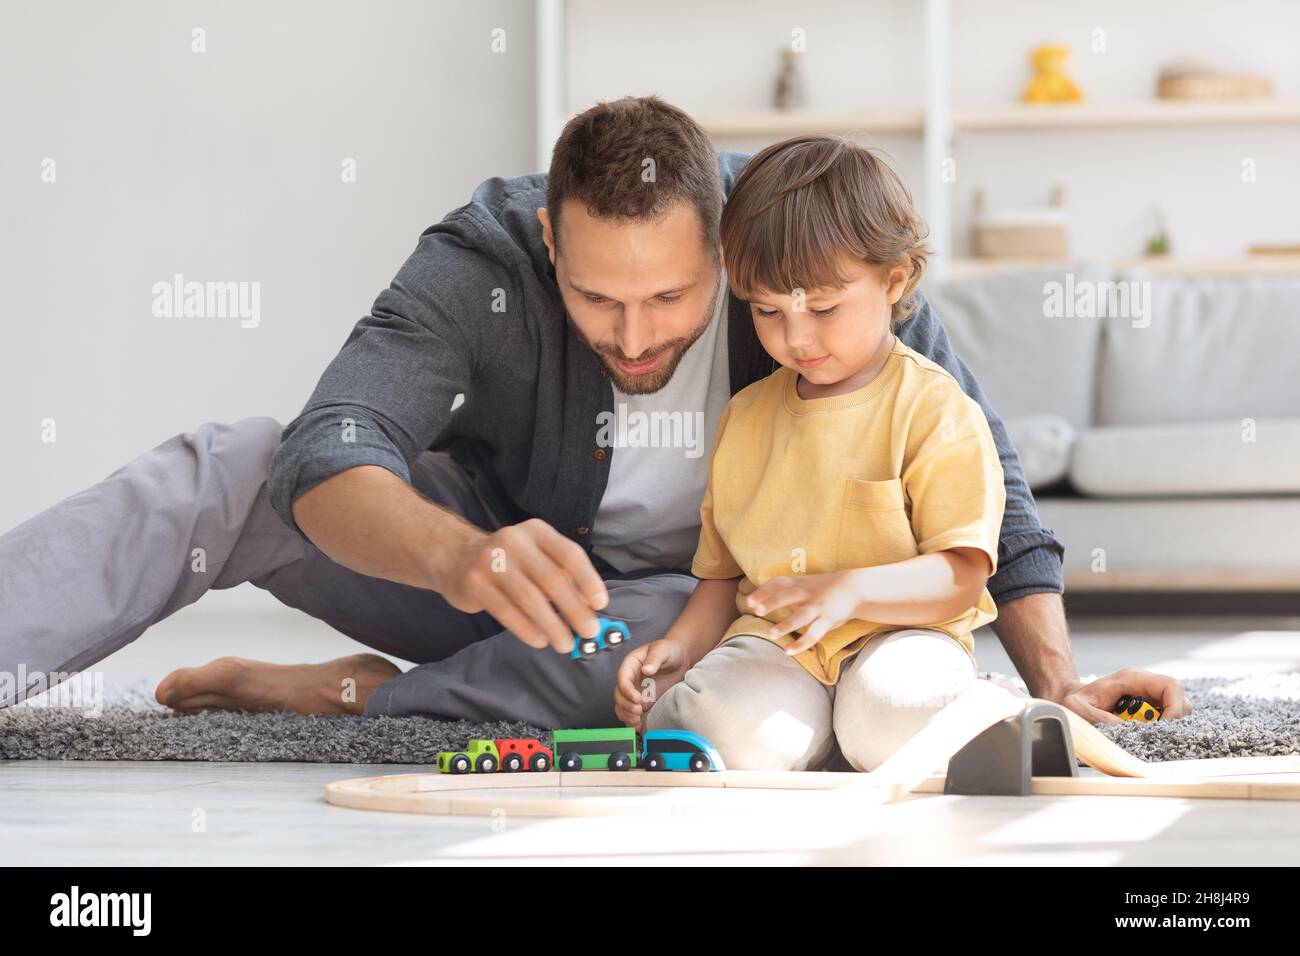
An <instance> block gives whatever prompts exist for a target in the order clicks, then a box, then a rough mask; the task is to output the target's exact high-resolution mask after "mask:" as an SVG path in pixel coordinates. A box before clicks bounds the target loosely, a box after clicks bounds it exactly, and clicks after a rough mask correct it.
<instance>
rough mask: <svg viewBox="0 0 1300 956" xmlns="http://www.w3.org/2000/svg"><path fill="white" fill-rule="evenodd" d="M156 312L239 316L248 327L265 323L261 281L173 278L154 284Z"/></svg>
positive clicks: (201, 316)
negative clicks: (211, 280)
mask: <svg viewBox="0 0 1300 956" xmlns="http://www.w3.org/2000/svg"><path fill="white" fill-rule="evenodd" d="M152 291H153V296H154V299H153V314H154V317H155V318H159V319H239V325H240V327H241V328H245V329H255V328H257V327H258V326H259V325H261V324H262V283H260V282H236V281H229V282H197V281H189V282H187V281H185V276H183V275H181V273H179V272H178V273H176V274H175V275H174V276H172V278H171V281H166V280H160V281H158V282H155V283H154V284H153V289H152Z"/></svg>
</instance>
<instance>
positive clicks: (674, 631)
mask: <svg viewBox="0 0 1300 956" xmlns="http://www.w3.org/2000/svg"><path fill="white" fill-rule="evenodd" d="M739 589H740V578H723V579H704V580H701V581H700V583H699V584H697V585H695V591H694V592H693V593H692V594H691V596H690V598H689V599H688V600H687V602H686V607H684V608H683V609H682V613H681V614H679V615H678V616H677V620H676V621H674V622H673V625H672V627H670V628H668V631H667V632H666V633H665V634H664V636H663V639H664V640H665V641H672V642H673V643H674V644H677V645H678V646H679V647H681V649H682V652H683V653H684V654H685V656H686V666H687V668H690V667H693V666H694V665H695V664H697V663H698V662H699V661H700V659H701V658H702V657H704V655H705V654H707V653H708V652H709V651H711V650H713V649H714V648H715V647H717V646H718V641H719V640H721V639H722V635H723V634H725V633H726V631H727V628H728V627H730V626H731V622H732V621H734V620H735V619H736V615H737V613H738V612H737V611H736V592H737V591H739Z"/></svg>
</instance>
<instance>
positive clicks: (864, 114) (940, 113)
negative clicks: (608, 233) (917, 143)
mask: <svg viewBox="0 0 1300 956" xmlns="http://www.w3.org/2000/svg"><path fill="white" fill-rule="evenodd" d="M949 3H950V0H925V4H924V9H923V23H924V33H925V84H924V96H925V99H924V104H923V106H921V107H918V108H915V109H905V110H851V111H840V112H822V111H802V110H799V111H790V112H780V111H776V110H754V111H741V112H736V113H725V114H717V115H703V116H697V117H696V118H697V119H698V120H699V122H700V125H701V126H703V127H704V129H705V130H706V131H707V132H708V133H709V134H710V135H711V136H713V137H714V138H715V139H728V138H731V139H742V138H744V139H771V140H776V139H782V138H785V137H789V136H797V135H800V134H802V133H839V134H854V133H861V134H875V135H904V136H920V137H921V138H922V142H923V151H924V169H926V170H930V171H931V172H930V174H929V175H926V176H923V177H922V179H921V182H920V183H918V184H916V186H917V187H918V192H919V193H920V195H921V197H922V198H923V200H924V208H925V210H926V217H927V220H928V222H929V225H930V237H929V244H930V247H931V248H932V249H933V250H934V251H935V256H934V257H933V258H932V259H931V264H930V270H929V272H930V275H931V276H932V277H935V278H942V277H946V276H949V275H951V276H952V277H954V278H955V277H958V276H970V275H976V274H981V273H988V272H997V271H1010V270H1014V269H1017V268H1026V267H1027V268H1034V267H1040V266H1043V265H1044V263H1041V262H1038V263H1031V262H1021V261H1005V260H977V259H954V258H953V255H952V252H953V240H952V234H953V210H952V201H953V190H952V189H951V188H950V184H948V183H945V182H944V181H943V180H942V179H941V176H940V174H939V172H938V170H939V169H940V168H941V165H942V163H943V161H944V159H945V158H946V157H950V156H953V155H954V154H955V139H956V137H957V136H959V135H962V134H972V135H975V134H984V133H999V132H1004V133H1005V132H1014V133H1034V132H1039V131H1042V132H1047V131H1062V130H1064V131H1069V130H1107V129H1112V130H1125V129H1142V130H1151V129H1176V128H1196V127H1214V126H1221V127H1232V126H1249V125H1254V126H1276V127H1300V100H1273V99H1258V100H1231V101H1215V102H1211V101H1191V100H1189V101H1183V100H1161V99H1156V98H1154V97H1153V98H1152V99H1149V100H1137V101H1132V102H1111V103H1106V102H1096V103H1094V102H1090V101H1087V100H1085V101H1084V102H1082V103H1068V104H1046V105H1035V104H1024V103H1006V104H997V105H990V106H984V107H955V106H953V104H952V90H951V82H950V67H951V51H950V44H949V33H950V29H951V17H950V9H949ZM564 12H565V3H564V0H538V13H537V16H538V31H537V36H538V41H537V42H538V47H537V89H538V125H537V151H538V163H539V168H543V169H544V168H545V167H546V164H547V163H548V162H549V157H550V148H551V144H552V143H553V142H554V139H555V136H556V135H557V134H558V132H559V129H560V126H561V125H562V124H563V122H564V121H565V120H566V119H567V118H568V117H569V116H570V115H571V113H572V111H571V110H570V109H569V105H568V104H567V103H566V102H565V93H564V91H565V81H566V70H565V67H566V57H565V49H564V37H565V30H564ZM1123 263H1124V264H1126V265H1128V266H1129V267H1135V268H1137V267H1140V268H1144V269H1148V270H1149V271H1151V272H1154V273H1159V274H1164V275H1176V274H1184V273H1186V274H1197V270H1205V269H1209V270H1212V272H1213V274H1215V275H1236V276H1246V275H1300V256H1285V255H1251V256H1245V255H1243V256H1239V257H1230V258H1224V259H1216V260H1188V259H1177V258H1159V259H1155V258H1152V259H1136V260H1135V259H1132V258H1129V259H1125V260H1123ZM1118 264H1120V263H1117V265H1118ZM1048 265H1050V263H1048ZM1202 274H1204V273H1202Z"/></svg>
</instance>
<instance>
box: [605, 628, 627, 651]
mask: <svg viewBox="0 0 1300 956" xmlns="http://www.w3.org/2000/svg"><path fill="white" fill-rule="evenodd" d="M626 640H627V632H626V631H625V630H623V629H622V628H621V627H611V628H610V629H609V631H608V632H607V633H606V634H605V644H606V646H608V647H618V646H619V645H620V644H622V643H623V642H624V641H626Z"/></svg>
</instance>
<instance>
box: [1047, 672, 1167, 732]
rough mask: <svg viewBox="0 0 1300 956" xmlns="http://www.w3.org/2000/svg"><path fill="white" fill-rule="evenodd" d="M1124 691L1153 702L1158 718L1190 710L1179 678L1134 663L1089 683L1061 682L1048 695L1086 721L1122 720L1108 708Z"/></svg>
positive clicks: (1165, 718) (1115, 721) (1105, 722)
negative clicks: (1061, 686) (1061, 684)
mask: <svg viewBox="0 0 1300 956" xmlns="http://www.w3.org/2000/svg"><path fill="white" fill-rule="evenodd" d="M1126 694H1127V695H1129V696H1139V697H1145V698H1147V699H1148V700H1151V701H1155V702H1157V704H1158V705H1159V707H1160V719H1161V720H1177V719H1178V718H1179V717H1186V716H1187V715H1188V714H1190V713H1191V712H1192V706H1191V704H1189V703H1187V698H1186V697H1185V696H1184V695H1183V685H1182V683H1181V682H1180V681H1178V680H1176V679H1175V678H1173V677H1168V676H1166V675H1164V674H1155V673H1152V672H1151V671H1144V670H1139V669H1137V668H1135V667H1126V668H1125V669H1124V670H1122V671H1117V672H1115V673H1114V674H1110V675H1108V676H1106V677H1099V678H1097V679H1096V680H1095V681H1093V682H1092V683H1091V684H1085V683H1084V682H1083V681H1074V682H1072V683H1070V684H1067V685H1065V687H1064V688H1063V689H1062V690H1061V691H1058V692H1057V694H1056V695H1054V696H1053V698H1052V699H1053V700H1055V701H1056V703H1058V704H1060V705H1061V706H1062V707H1068V708H1069V709H1070V710H1072V711H1074V712H1075V713H1076V714H1078V715H1079V716H1080V717H1082V718H1083V719H1084V720H1086V721H1088V722H1089V723H1093V724H1121V723H1124V721H1122V720H1121V719H1120V718H1119V717H1116V716H1115V715H1114V714H1113V713H1111V708H1112V707H1114V706H1115V704H1116V702H1118V701H1119V699H1120V698H1121V697H1123V696H1125V695H1126Z"/></svg>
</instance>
